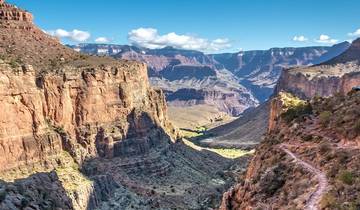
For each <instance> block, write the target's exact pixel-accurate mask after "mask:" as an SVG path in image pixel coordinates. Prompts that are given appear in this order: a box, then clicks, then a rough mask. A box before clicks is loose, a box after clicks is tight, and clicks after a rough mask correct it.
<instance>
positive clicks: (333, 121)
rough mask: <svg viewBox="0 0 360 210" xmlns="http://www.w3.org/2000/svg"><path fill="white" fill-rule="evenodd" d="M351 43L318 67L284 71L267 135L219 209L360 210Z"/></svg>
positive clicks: (357, 95)
mask: <svg viewBox="0 0 360 210" xmlns="http://www.w3.org/2000/svg"><path fill="white" fill-rule="evenodd" d="M358 43H359V40H355V41H354V42H353V44H352V45H351V47H350V48H349V50H347V51H345V52H344V53H343V54H341V55H339V56H338V57H336V58H334V59H333V60H330V61H327V62H325V63H323V64H321V65H315V66H312V67H307V68H295V69H290V70H287V71H285V72H284V75H283V76H282V77H281V78H282V79H281V80H280V81H279V83H278V86H277V92H276V95H275V96H274V98H273V99H272V100H271V103H270V114H269V127H268V134H267V135H266V136H265V140H264V141H263V142H262V143H261V144H260V146H259V147H258V148H257V152H256V154H255V157H254V158H253V160H252V162H251V164H250V165H249V167H248V169H247V173H246V174H245V175H244V176H243V181H242V182H241V183H239V184H238V185H237V186H235V187H233V188H232V189H230V190H229V191H228V192H227V193H225V194H224V197H223V204H222V206H221V209H253V208H275V209H279V208H284V209H291V208H293V209H358V208H359V207H360V203H359V197H358V196H357V195H358V194H359V193H358V192H359V190H360V188H359V186H358V184H357V183H358V180H359V178H360V174H359V169H360V165H359V162H358V159H359V158H360V156H359V154H358V153H359V149H360V147H359V146H360V129H359V128H360V121H359V119H358V118H359V114H360V113H359V111H358V106H359V100H360V93H359V91H357V90H352V87H355V86H359V85H360V80H359V79H358V71H359V67H358V57H357V56H358V55H359V53H358ZM300 77H301V78H303V79H301V80H300V79H299V78H300ZM295 78H297V79H295ZM319 81H322V82H321V83H320V82H319ZM284 91H285V92H284ZM288 92H291V93H288ZM292 94H295V95H297V96H298V97H297V96H294V95H292ZM299 97H300V98H306V99H308V100H307V101H305V100H301V99H300V98H299ZM294 163H295V164H294Z"/></svg>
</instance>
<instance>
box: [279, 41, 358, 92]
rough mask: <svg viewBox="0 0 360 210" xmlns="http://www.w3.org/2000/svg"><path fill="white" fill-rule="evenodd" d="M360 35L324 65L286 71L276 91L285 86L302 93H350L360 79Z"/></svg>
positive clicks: (285, 88)
mask: <svg viewBox="0 0 360 210" xmlns="http://www.w3.org/2000/svg"><path fill="white" fill-rule="evenodd" d="M359 43H360V39H357V40H355V41H354V42H353V43H352V45H351V46H350V48H349V49H348V50H346V51H345V52H344V53H342V54H340V55H339V56H337V57H335V58H334V59H331V60H329V61H327V62H325V63H322V64H321V65H315V66H311V67H303V68H293V69H288V70H286V71H284V73H283V74H282V76H281V78H280V80H279V83H278V85H277V88H276V91H280V90H285V91H287V92H291V93H294V94H296V95H299V96H301V97H307V98H312V97H314V96H331V95H333V94H334V93H342V94H346V93H348V92H349V91H350V90H351V89H352V88H353V87H354V86H357V85H359V81H360V64H359V60H358V57H359V56H360V47H359Z"/></svg>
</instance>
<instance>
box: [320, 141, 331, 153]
mask: <svg viewBox="0 0 360 210" xmlns="http://www.w3.org/2000/svg"><path fill="white" fill-rule="evenodd" d="M330 150H331V146H330V144H329V143H322V144H320V153H321V154H325V153H327V152H329V151H330Z"/></svg>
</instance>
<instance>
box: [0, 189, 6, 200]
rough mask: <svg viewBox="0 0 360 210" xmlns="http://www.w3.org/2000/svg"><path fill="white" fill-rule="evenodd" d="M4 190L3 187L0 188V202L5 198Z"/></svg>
mask: <svg viewBox="0 0 360 210" xmlns="http://www.w3.org/2000/svg"><path fill="white" fill-rule="evenodd" d="M6 194H7V193H6V191H5V190H4V189H0V203H1V202H2V201H4V200H5V198H6Z"/></svg>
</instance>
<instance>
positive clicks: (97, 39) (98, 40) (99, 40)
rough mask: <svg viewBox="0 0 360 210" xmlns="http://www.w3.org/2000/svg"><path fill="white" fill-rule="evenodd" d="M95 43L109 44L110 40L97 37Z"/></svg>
mask: <svg viewBox="0 0 360 210" xmlns="http://www.w3.org/2000/svg"><path fill="white" fill-rule="evenodd" d="M95 42H96V43H107V42H110V40H109V39H108V38H106V37H98V38H96V39H95Z"/></svg>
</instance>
